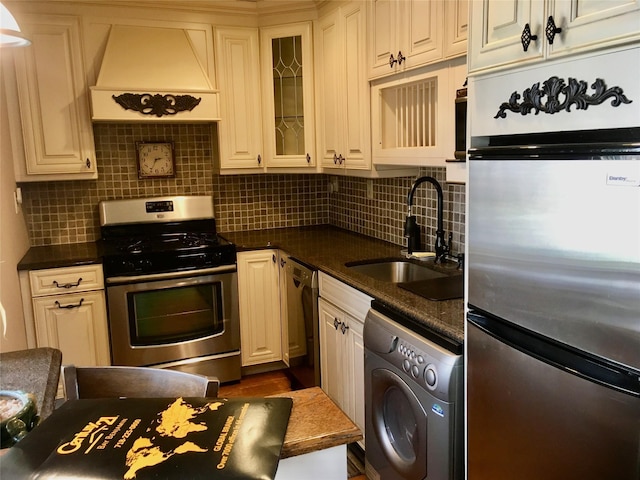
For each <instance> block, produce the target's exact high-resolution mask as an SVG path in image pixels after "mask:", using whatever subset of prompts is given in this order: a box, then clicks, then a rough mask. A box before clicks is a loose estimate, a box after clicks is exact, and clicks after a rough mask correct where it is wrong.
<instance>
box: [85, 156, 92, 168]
mask: <svg viewBox="0 0 640 480" xmlns="http://www.w3.org/2000/svg"><path fill="white" fill-rule="evenodd" d="M86 163H87V168H91V160H89V159H88V158H87V162H86Z"/></svg>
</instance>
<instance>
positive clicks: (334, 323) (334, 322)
mask: <svg viewBox="0 0 640 480" xmlns="http://www.w3.org/2000/svg"><path fill="white" fill-rule="evenodd" d="M341 323H342V322H339V321H338V319H337V318H334V319H333V328H335V329H336V330H338V327H339V326H340V324H341Z"/></svg>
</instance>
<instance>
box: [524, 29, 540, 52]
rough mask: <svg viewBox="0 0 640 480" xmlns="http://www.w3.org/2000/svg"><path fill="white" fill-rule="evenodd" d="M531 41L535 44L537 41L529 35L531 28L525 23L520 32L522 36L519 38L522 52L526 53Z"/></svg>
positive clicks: (536, 37)
mask: <svg viewBox="0 0 640 480" xmlns="http://www.w3.org/2000/svg"><path fill="white" fill-rule="evenodd" d="M532 40H533V41H534V42H535V41H536V40H538V36H537V35H531V27H529V24H528V23H527V24H526V25H525V26H524V29H523V30H522V35H521V36H520V42H522V50H524V51H525V52H526V51H527V50H528V49H529V44H530V43H531V41H532Z"/></svg>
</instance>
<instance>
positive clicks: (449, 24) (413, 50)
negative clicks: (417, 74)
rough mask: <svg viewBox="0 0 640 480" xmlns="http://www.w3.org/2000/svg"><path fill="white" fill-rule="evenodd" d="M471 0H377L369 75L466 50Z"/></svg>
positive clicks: (372, 10) (371, 26) (371, 19)
mask: <svg viewBox="0 0 640 480" xmlns="http://www.w3.org/2000/svg"><path fill="white" fill-rule="evenodd" d="M468 4H469V2H468V0H373V1H372V2H371V5H370V10H369V24H368V31H369V52H370V53H369V77H370V78H378V77H381V76H386V75H391V74H394V73H399V72H403V71H406V70H411V69H414V68H417V67H420V66H423V65H427V64H429V63H433V62H437V61H440V60H443V59H445V58H451V57H454V56H459V55H464V54H465V53H466V40H467V25H468V8H469V7H468Z"/></svg>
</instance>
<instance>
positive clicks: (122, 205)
mask: <svg viewBox="0 0 640 480" xmlns="http://www.w3.org/2000/svg"><path fill="white" fill-rule="evenodd" d="M99 209H100V225H101V234H102V242H101V243H102V247H103V262H104V274H105V283H106V285H107V304H108V314H109V329H110V337H111V359H112V363H113V364H114V365H138V366H139V365H147V366H155V367H161V368H172V369H176V370H182V371H188V372H196V373H202V374H206V375H215V376H217V377H218V378H219V379H220V381H221V382H227V381H233V380H238V379H239V378H240V366H241V362H240V325H239V314H238V280H237V270H236V250H235V246H234V245H232V244H230V243H228V242H227V241H225V240H224V239H222V238H220V237H219V236H218V235H217V233H216V222H215V218H214V213H213V199H212V197H210V196H182V197H158V198H139V199H131V200H113V201H104V202H100V207H99Z"/></svg>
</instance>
